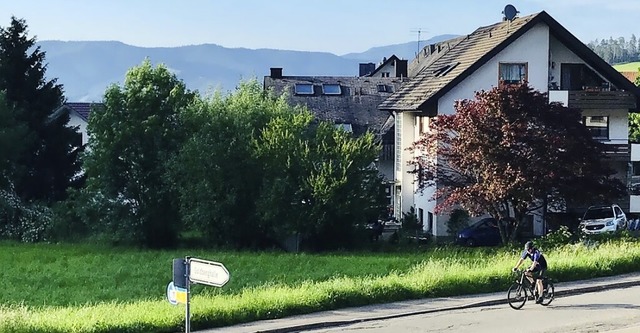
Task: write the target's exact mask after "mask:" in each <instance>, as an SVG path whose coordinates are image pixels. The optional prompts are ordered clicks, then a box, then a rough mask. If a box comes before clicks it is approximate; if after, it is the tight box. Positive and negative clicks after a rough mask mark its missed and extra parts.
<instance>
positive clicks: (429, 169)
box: [410, 83, 626, 243]
mask: <svg viewBox="0 0 640 333" xmlns="http://www.w3.org/2000/svg"><path fill="white" fill-rule="evenodd" d="M455 111H456V112H455V113H454V114H453V115H440V116H437V117H435V118H433V120H432V122H431V125H430V128H429V131H428V132H427V133H426V134H424V135H423V136H422V137H421V138H420V140H419V141H417V142H415V143H414V144H413V147H412V148H411V149H412V150H417V151H419V152H421V154H418V155H419V156H418V157H416V158H415V159H414V160H412V161H411V162H410V163H411V164H413V165H414V166H415V170H416V171H415V174H416V176H417V179H418V182H419V185H420V186H419V189H420V190H424V189H425V188H427V187H429V186H436V185H437V190H436V191H435V194H434V198H433V199H436V200H437V205H436V213H442V212H446V211H449V210H450V209H452V208H454V207H457V206H460V207H462V208H464V209H466V210H467V211H469V212H470V213H471V214H474V215H482V214H489V215H491V216H492V217H494V218H496V219H497V220H500V221H509V222H508V223H500V224H499V225H500V233H501V236H502V240H503V242H505V243H506V242H509V241H514V240H515V237H516V234H517V232H518V229H519V226H520V223H521V222H522V221H523V219H524V217H525V215H527V214H528V213H530V212H532V211H535V210H539V209H540V208H542V207H543V206H544V205H545V204H546V205H548V207H555V208H562V207H565V205H566V204H567V203H573V204H576V203H592V202H600V201H605V200H608V199H611V198H615V197H620V196H622V195H624V194H625V192H626V190H625V186H624V184H623V183H622V181H620V180H619V179H617V178H614V177H612V175H613V174H614V171H613V170H612V169H611V168H610V167H609V166H607V164H606V162H605V161H604V160H603V158H604V156H603V148H604V147H603V144H602V143H600V142H597V141H595V140H593V138H592V136H591V134H590V132H589V131H588V129H587V128H586V127H585V126H584V125H583V124H582V123H581V121H580V120H581V113H580V110H575V109H568V108H566V107H564V106H562V105H561V104H559V103H549V101H548V98H547V95H546V94H545V93H541V92H538V91H534V90H533V89H532V88H530V87H529V86H528V85H527V84H526V83H524V84H521V85H509V86H503V87H496V88H493V89H492V90H490V91H481V92H477V93H476V97H475V99H474V100H460V101H457V102H456V104H455ZM436 156H437V157H436Z"/></svg>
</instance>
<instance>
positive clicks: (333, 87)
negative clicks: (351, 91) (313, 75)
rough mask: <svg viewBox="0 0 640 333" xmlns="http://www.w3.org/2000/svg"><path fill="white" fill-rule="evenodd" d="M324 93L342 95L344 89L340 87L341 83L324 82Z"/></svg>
mask: <svg viewBox="0 0 640 333" xmlns="http://www.w3.org/2000/svg"><path fill="white" fill-rule="evenodd" d="M322 93H323V94H325V95H340V94H341V93H342V89H340V85H339V84H323V85H322Z"/></svg>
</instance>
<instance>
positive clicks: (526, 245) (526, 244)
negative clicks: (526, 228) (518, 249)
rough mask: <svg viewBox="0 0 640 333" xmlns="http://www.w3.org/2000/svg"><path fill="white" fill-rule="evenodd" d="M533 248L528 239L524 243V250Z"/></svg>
mask: <svg viewBox="0 0 640 333" xmlns="http://www.w3.org/2000/svg"><path fill="white" fill-rule="evenodd" d="M532 248H533V242H532V241H528V242H526V243H524V250H525V251H529V249H532Z"/></svg>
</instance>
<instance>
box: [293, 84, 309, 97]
mask: <svg viewBox="0 0 640 333" xmlns="http://www.w3.org/2000/svg"><path fill="white" fill-rule="evenodd" d="M295 93H296V95H313V84H311V83H296V85H295Z"/></svg>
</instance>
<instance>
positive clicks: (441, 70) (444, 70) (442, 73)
mask: <svg viewBox="0 0 640 333" xmlns="http://www.w3.org/2000/svg"><path fill="white" fill-rule="evenodd" d="M459 64H460V63H459V62H454V63H450V64H448V65H445V66H442V67H440V68H438V69H436V70H435V71H433V74H434V76H445V75H447V73H449V72H451V70H453V69H454V68H456V66H458V65H459Z"/></svg>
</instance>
